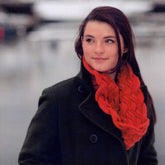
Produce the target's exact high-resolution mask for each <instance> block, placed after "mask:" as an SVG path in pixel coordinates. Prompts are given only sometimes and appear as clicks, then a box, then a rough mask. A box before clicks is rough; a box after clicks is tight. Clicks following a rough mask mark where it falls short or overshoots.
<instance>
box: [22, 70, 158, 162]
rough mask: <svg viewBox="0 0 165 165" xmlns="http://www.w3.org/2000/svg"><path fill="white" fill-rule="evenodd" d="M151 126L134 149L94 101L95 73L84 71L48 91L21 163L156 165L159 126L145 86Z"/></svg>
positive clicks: (27, 139) (28, 136) (35, 119)
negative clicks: (93, 79) (92, 76)
mask: <svg viewBox="0 0 165 165" xmlns="http://www.w3.org/2000/svg"><path fill="white" fill-rule="evenodd" d="M142 91H143V93H144V96H145V102H146V104H147V108H148V116H149V118H150V126H149V128H148V131H147V133H146V135H145V136H144V137H143V138H142V139H141V140H140V141H139V142H137V143H136V144H135V145H134V146H133V147H132V148H131V149H130V150H129V151H126V150H125V145H124V143H123V139H122V137H121V132H120V131H119V130H118V129H117V128H116V127H115V126H114V124H113V123H112V119H111V117H110V116H109V115H106V114H105V113H104V112H103V111H102V110H101V109H100V108H99V106H98V104H97V103H96V101H95V99H94V95H95V94H94V90H93V88H92V85H91V81H90V75H89V74H88V73H87V71H86V70H85V69H84V68H82V70H81V72H80V73H79V74H78V75H77V76H75V77H73V78H71V79H69V80H66V81H63V82H61V83H58V84H56V85H54V86H52V87H50V88H48V89H46V90H44V92H43V94H42V96H41V97H40V100H39V108H38V111H37V113H36V114H35V116H34V118H33V119H32V121H31V124H30V126H29V129H28V133H27V136H26V139H25V142H24V145H23V148H22V150H21V152H20V155H19V164H20V165H32V164H33V165H57V164H59V165H157V157H156V151H155V149H154V146H153V143H154V122H153V114H152V110H151V107H152V106H151V105H149V104H148V102H147V99H148V92H147V88H146V87H145V86H144V87H142Z"/></svg>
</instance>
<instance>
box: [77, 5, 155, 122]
mask: <svg viewBox="0 0 165 165" xmlns="http://www.w3.org/2000/svg"><path fill="white" fill-rule="evenodd" d="M89 21H99V22H105V23H107V24H109V25H110V26H111V27H112V28H113V29H114V31H115V34H116V38H117V43H118V51H119V57H118V63H117V65H116V67H115V68H114V69H113V70H112V72H114V71H117V72H119V71H120V66H121V64H123V63H129V64H130V65H131V67H132V70H133V72H134V73H135V74H136V75H137V76H138V77H139V80H140V82H141V84H142V85H144V82H143V79H142V76H141V73H140V69H139V66H138V63H137V60H136V57H135V50H134V34H133V31H132V28H131V26H130V23H129V20H128V18H127V17H126V16H125V14H124V13H123V12H122V11H120V10H119V9H117V8H114V7H110V6H102V7H97V8H95V9H93V10H92V11H91V12H90V13H89V15H88V16H87V17H86V18H85V19H84V20H83V21H82V23H81V25H80V27H79V34H78V37H77V39H76V41H75V51H76V53H77V55H78V57H79V58H80V59H82V56H83V48H82V40H81V38H82V37H83V35H84V29H85V27H86V24H87V23H88V22H89ZM119 34H121V36H122V37H123V41H124V46H125V48H127V50H128V51H127V52H125V53H124V54H123V56H122V51H121V44H120V39H119ZM149 101H150V102H151V103H152V98H151V96H150V99H149ZM152 104H153V103H152ZM155 120H156V118H155Z"/></svg>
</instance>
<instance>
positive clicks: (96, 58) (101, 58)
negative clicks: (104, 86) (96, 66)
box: [93, 57, 107, 62]
mask: <svg viewBox="0 0 165 165" xmlns="http://www.w3.org/2000/svg"><path fill="white" fill-rule="evenodd" d="M93 59H94V60H95V61H98V62H102V61H105V60H107V58H104V57H94V58H93Z"/></svg>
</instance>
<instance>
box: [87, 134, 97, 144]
mask: <svg viewBox="0 0 165 165" xmlns="http://www.w3.org/2000/svg"><path fill="white" fill-rule="evenodd" d="M89 140H90V142H91V143H96V142H97V140H98V137H97V135H95V134H92V135H90V137H89Z"/></svg>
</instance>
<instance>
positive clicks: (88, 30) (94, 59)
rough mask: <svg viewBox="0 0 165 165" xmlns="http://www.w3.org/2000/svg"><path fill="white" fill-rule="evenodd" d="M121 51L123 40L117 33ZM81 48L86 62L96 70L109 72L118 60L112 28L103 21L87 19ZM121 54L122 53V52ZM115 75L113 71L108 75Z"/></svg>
mask: <svg viewBox="0 0 165 165" xmlns="http://www.w3.org/2000/svg"><path fill="white" fill-rule="evenodd" d="M119 37H120V42H121V51H124V42H123V38H122V36H121V35H120V34H119ZM82 48H83V53H84V58H85V60H86V62H87V63H88V64H89V65H90V66H91V67H92V68H93V69H95V70H97V71H98V72H107V73H110V72H111V71H112V69H113V68H114V67H115V66H116V64H117V62H118V56H119V54H118V43H117V38H116V35H115V32H114V29H113V28H112V27H111V26H110V25H109V24H107V23H105V22H99V21H89V22H88V23H87V24H86V27H85V29H84V36H83V38H82ZM122 54H123V53H122ZM110 76H111V77H112V78H114V77H115V73H114V74H113V75H110Z"/></svg>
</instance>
